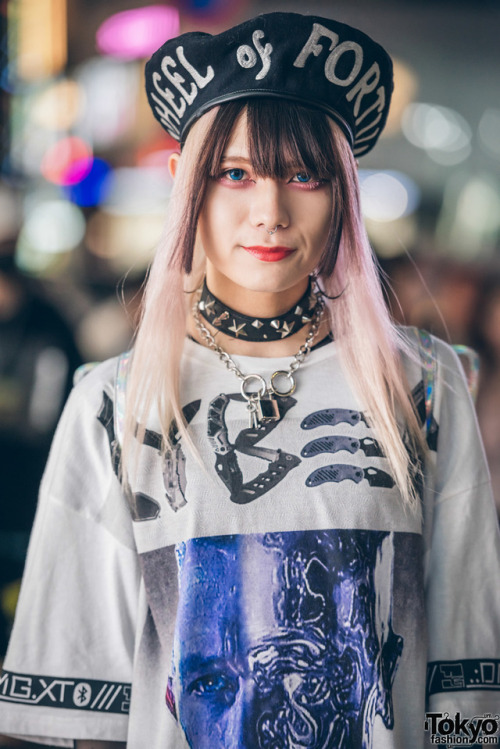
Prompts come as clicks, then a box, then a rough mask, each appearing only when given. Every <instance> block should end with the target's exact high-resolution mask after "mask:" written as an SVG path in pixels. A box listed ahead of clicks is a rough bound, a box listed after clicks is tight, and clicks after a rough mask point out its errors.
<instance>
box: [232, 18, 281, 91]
mask: <svg viewBox="0 0 500 749" xmlns="http://www.w3.org/2000/svg"><path fill="white" fill-rule="evenodd" d="M263 38H264V32H263V31H262V29H256V30H255V31H254V32H253V34H252V42H253V44H254V47H255V49H256V50H257V52H258V54H259V57H260V59H261V62H262V69H261V70H260V72H259V73H257V75H256V76H255V80H256V81H261V80H262V79H263V78H265V77H266V75H267V74H268V72H269V68H270V67H271V52H272V51H273V46H272V44H269V43H267V44H266V46H265V47H263V46H262V44H261V43H260V40H261V39H263ZM236 58H237V60H238V62H239V64H240V65H241V67H242V68H253V67H254V66H255V65H256V64H257V55H256V54H255V50H254V49H253V48H252V47H250V45H248V44H242V45H241V47H238V49H237V50H236Z"/></svg>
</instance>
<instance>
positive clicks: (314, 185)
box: [217, 167, 328, 190]
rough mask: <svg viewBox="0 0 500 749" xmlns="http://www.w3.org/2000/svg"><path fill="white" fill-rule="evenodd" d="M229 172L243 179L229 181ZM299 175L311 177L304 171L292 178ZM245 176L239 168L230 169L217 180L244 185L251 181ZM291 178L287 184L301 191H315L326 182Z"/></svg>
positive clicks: (245, 173)
mask: <svg viewBox="0 0 500 749" xmlns="http://www.w3.org/2000/svg"><path fill="white" fill-rule="evenodd" d="M230 172H241V173H242V175H243V179H235V180H233V179H230V178H229V174H230ZM299 174H307V176H308V177H311V175H310V174H308V172H305V171H298V172H295V174H294V175H293V177H297V176H298V175H299ZM245 175H247V172H246V171H245V170H244V169H241V168H240V167H231V168H230V169H225V170H224V171H223V172H221V173H220V175H219V176H218V178H217V179H218V180H219V181H222V180H227V182H230V183H231V184H233V185H245V183H248V182H249V181H252V180H249V179H248V177H247V179H245V178H244V177H245ZM293 177H292V179H290V180H289V181H288V184H293V185H300V187H301V189H304V188H305V189H309V190H315V189H316V188H318V187H321V186H322V185H324V184H326V182H327V181H328V180H326V179H313V178H312V177H311V181H309V182H300V181H298V180H294V178H293Z"/></svg>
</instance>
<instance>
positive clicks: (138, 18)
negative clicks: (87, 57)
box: [96, 5, 180, 60]
mask: <svg viewBox="0 0 500 749" xmlns="http://www.w3.org/2000/svg"><path fill="white" fill-rule="evenodd" d="M179 28H180V22H179V11H178V10H177V8H172V7H170V6H168V5H148V6H146V7H145V8H135V9H133V10H124V11H122V12H121V13H116V14H115V15H114V16H110V18H108V19H106V21H104V23H102V24H101V26H100V27H99V28H98V30H97V34H96V42H97V49H98V50H99V52H102V53H103V54H106V55H112V56H113V57H120V58H122V59H125V60H135V59H140V58H143V57H149V55H151V54H152V53H153V52H155V51H156V50H157V49H158V47H160V46H161V45H162V44H163V42H166V41H167V39H172V37H174V36H177V34H178V33H179Z"/></svg>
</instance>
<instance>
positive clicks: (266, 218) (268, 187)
mask: <svg viewBox="0 0 500 749" xmlns="http://www.w3.org/2000/svg"><path fill="white" fill-rule="evenodd" d="M249 219H250V223H251V224H252V226H254V227H256V228H265V229H267V230H269V229H274V227H275V226H279V227H280V228H282V229H286V228H287V227H288V226H289V224H290V212H289V208H288V205H287V200H286V194H285V190H284V187H283V185H281V184H280V182H279V181H278V180H275V179H271V178H266V179H259V180H257V182H256V184H255V187H254V189H253V190H252V191H251V196H250V205H249Z"/></svg>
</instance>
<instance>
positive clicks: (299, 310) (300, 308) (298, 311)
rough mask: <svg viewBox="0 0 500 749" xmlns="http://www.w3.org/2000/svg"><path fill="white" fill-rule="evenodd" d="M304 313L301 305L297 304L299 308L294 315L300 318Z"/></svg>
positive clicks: (296, 308)
mask: <svg viewBox="0 0 500 749" xmlns="http://www.w3.org/2000/svg"><path fill="white" fill-rule="evenodd" d="M303 311H304V310H303V309H302V307H301V306H300V304H297V306H296V307H295V312H294V313H293V314H294V315H297V316H299V315H301V314H302V313H303Z"/></svg>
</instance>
